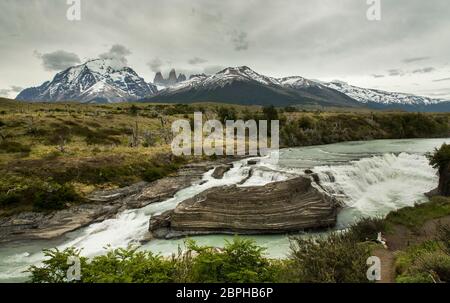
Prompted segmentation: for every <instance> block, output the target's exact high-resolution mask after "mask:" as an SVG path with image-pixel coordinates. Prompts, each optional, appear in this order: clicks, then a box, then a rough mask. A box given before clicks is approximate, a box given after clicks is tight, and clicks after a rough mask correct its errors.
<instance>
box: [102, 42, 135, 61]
mask: <svg viewBox="0 0 450 303" xmlns="http://www.w3.org/2000/svg"><path fill="white" fill-rule="evenodd" d="M129 55H131V51H130V50H129V49H128V48H127V47H126V46H123V45H121V44H114V45H113V46H112V47H111V49H110V50H109V51H108V52H106V53H103V54H100V56H99V57H100V58H102V59H115V60H117V61H119V62H120V63H122V64H123V65H127V64H128V60H127V56H129Z"/></svg>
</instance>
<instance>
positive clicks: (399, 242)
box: [374, 216, 450, 283]
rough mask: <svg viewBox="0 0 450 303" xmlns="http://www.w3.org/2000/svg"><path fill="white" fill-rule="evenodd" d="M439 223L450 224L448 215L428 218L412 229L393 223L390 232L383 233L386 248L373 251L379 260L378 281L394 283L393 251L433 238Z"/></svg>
mask: <svg viewBox="0 0 450 303" xmlns="http://www.w3.org/2000/svg"><path fill="white" fill-rule="evenodd" d="M441 224H442V225H450V216H446V217H442V218H439V219H433V220H429V221H427V222H425V224H423V226H421V227H420V228H418V229H413V230H412V229H409V228H407V227H405V226H403V225H395V226H394V227H393V230H392V232H390V233H389V234H386V235H383V236H384V237H385V238H386V242H387V246H388V249H384V248H378V249H376V250H375V251H374V255H375V256H377V257H379V258H380V260H381V281H379V282H378V283H395V252H397V251H401V250H405V249H407V248H408V247H410V246H413V245H417V244H420V243H423V242H425V241H427V240H432V239H435V237H436V233H437V228H438V226H439V225H441Z"/></svg>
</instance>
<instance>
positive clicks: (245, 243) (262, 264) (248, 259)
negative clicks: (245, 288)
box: [189, 237, 275, 283]
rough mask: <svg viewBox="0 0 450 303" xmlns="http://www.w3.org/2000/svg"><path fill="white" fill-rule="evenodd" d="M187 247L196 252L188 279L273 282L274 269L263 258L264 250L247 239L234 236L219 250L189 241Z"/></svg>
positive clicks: (224, 281) (198, 280)
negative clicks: (221, 250)
mask: <svg viewBox="0 0 450 303" xmlns="http://www.w3.org/2000/svg"><path fill="white" fill-rule="evenodd" d="M189 249H190V250H192V251H194V252H196V253H197V254H198V255H197V256H196V257H195V258H194V259H193V264H192V269H191V270H192V273H191V279H192V281H191V282H206V283H217V282H219V283H259V282H274V279H275V270H274V268H272V267H271V264H270V262H269V261H268V259H266V258H265V257H264V254H263V253H264V249H263V248H261V247H259V246H257V245H256V244H255V243H254V242H253V241H251V240H243V239H240V238H237V237H236V238H235V239H234V240H233V241H232V242H226V244H225V247H224V249H223V252H221V253H220V252H217V250H216V249H215V248H212V247H199V246H196V245H195V243H193V242H191V243H190V244H189Z"/></svg>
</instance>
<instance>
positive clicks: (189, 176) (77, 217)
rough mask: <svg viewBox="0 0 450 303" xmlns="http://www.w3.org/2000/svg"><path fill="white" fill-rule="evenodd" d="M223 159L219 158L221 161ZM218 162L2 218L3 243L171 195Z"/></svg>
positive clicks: (59, 231) (64, 229)
mask: <svg viewBox="0 0 450 303" xmlns="http://www.w3.org/2000/svg"><path fill="white" fill-rule="evenodd" d="M219 163H220V162H219ZM217 164H218V162H203V163H196V164H190V165H187V166H185V167H183V168H182V169H180V170H179V171H178V172H177V173H176V174H175V175H173V176H169V177H166V178H163V179H160V180H157V181H155V182H152V183H147V182H141V183H137V184H134V185H132V186H129V187H125V188H121V189H116V190H107V191H97V192H94V193H93V194H91V195H90V196H89V197H88V201H89V202H88V203H86V204H82V205H76V206H72V207H70V208H68V209H64V210H60V211H54V212H51V213H40V212H23V213H20V214H17V215H13V216H10V217H4V218H0V243H5V242H11V241H23V240H39V239H47V240H48V239H54V238H57V237H60V236H62V235H64V234H66V233H68V232H71V231H74V230H77V229H79V228H82V227H84V226H87V225H90V224H92V223H95V222H101V221H103V220H106V219H109V218H111V217H113V216H115V215H116V214H117V213H119V212H121V211H123V210H126V209H137V208H141V207H144V206H146V205H148V204H151V203H156V202H161V201H164V200H166V199H169V198H171V197H172V196H173V195H174V194H175V193H176V192H178V191H179V190H181V189H184V188H186V187H189V186H191V185H192V184H193V183H194V182H198V181H199V180H201V178H202V176H203V174H204V173H205V172H207V171H208V170H210V169H212V168H214V166H216V165H217Z"/></svg>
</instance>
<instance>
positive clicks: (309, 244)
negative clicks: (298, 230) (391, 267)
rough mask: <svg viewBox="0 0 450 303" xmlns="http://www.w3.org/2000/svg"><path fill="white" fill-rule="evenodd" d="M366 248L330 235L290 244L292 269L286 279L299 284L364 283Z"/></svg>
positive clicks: (350, 239)
mask: <svg viewBox="0 0 450 303" xmlns="http://www.w3.org/2000/svg"><path fill="white" fill-rule="evenodd" d="M369 256H371V254H370V249H369V246H368V245H366V244H362V243H358V242H356V241H355V239H354V237H353V236H352V235H351V234H349V233H347V234H337V233H333V234H331V235H330V236H328V237H324V238H318V239H304V238H295V239H294V240H293V241H292V247H291V256H290V259H291V260H292V266H289V268H288V270H287V272H286V276H287V277H288V278H287V279H288V281H289V282H300V283H304V282H306V283H325V282H326V283H357V282H359V283H367V282H368V280H367V277H366V272H367V265H366V262H367V258H368V257H369Z"/></svg>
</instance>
